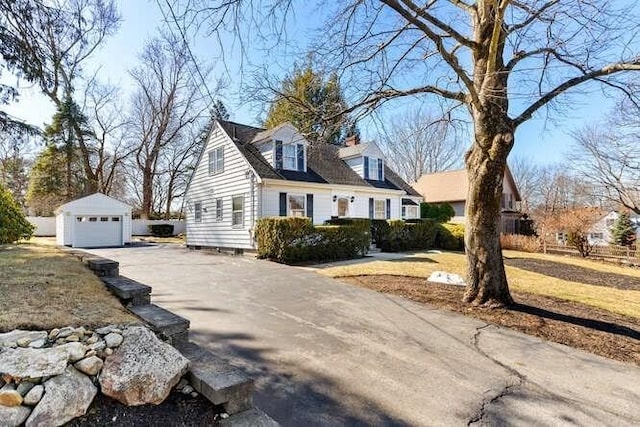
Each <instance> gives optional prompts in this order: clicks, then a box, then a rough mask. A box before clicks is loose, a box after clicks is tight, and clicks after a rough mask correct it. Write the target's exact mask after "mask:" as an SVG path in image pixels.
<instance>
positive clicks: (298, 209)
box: [288, 194, 306, 217]
mask: <svg viewBox="0 0 640 427" xmlns="http://www.w3.org/2000/svg"><path fill="white" fill-rule="evenodd" d="M288 198H289V200H288V203H289V216H295V217H303V216H305V215H306V212H305V202H306V198H305V196H302V195H295V194H289V196H288Z"/></svg>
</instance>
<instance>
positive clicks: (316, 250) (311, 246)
mask: <svg viewBox="0 0 640 427" xmlns="http://www.w3.org/2000/svg"><path fill="white" fill-rule="evenodd" d="M369 245H370V237H369V231H368V230H363V229H362V227H358V226H354V225H320V226H316V227H314V228H313V231H312V232H311V233H310V234H307V235H305V236H302V237H299V238H297V239H294V241H293V242H291V245H289V246H288V247H287V248H286V249H285V250H284V257H283V259H281V260H280V261H282V262H286V263H301V262H307V261H335V260H339V259H349V258H356V257H359V256H363V255H364V254H366V252H367V250H368V249H369Z"/></svg>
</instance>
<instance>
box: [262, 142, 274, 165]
mask: <svg viewBox="0 0 640 427" xmlns="http://www.w3.org/2000/svg"><path fill="white" fill-rule="evenodd" d="M260 154H262V157H264V159H265V160H266V161H267V162H268V163H269V164H270V165H271V166H273V164H274V160H273V143H272V142H265V143H263V144H261V145H260Z"/></svg>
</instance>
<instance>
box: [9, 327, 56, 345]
mask: <svg viewBox="0 0 640 427" xmlns="http://www.w3.org/2000/svg"><path fill="white" fill-rule="evenodd" d="M46 338H47V332H46V331H23V330H20V329H16V330H15V331H11V332H6V333H4V334H0V347H16V346H17V345H18V341H26V342H27V345H29V343H31V341H39V340H44V339H46Z"/></svg>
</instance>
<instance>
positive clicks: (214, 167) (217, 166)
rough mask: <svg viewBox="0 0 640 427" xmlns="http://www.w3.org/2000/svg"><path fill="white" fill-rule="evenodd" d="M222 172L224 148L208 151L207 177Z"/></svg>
mask: <svg viewBox="0 0 640 427" xmlns="http://www.w3.org/2000/svg"><path fill="white" fill-rule="evenodd" d="M223 171H224V147H218V148H214V149H213V150H211V151H209V175H215V174H218V173H222V172H223Z"/></svg>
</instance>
